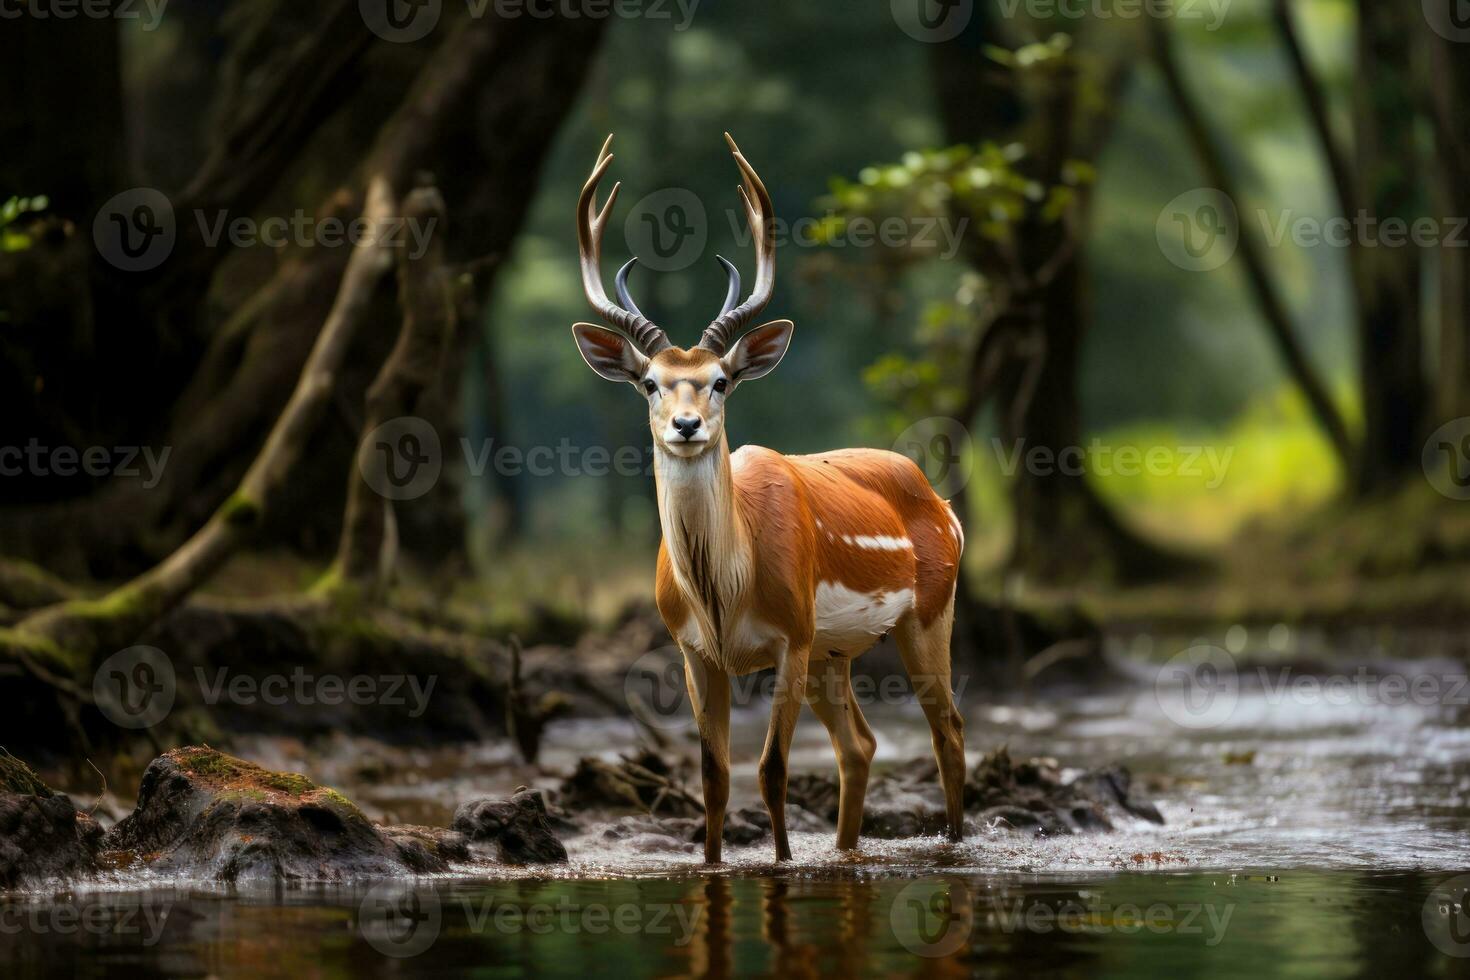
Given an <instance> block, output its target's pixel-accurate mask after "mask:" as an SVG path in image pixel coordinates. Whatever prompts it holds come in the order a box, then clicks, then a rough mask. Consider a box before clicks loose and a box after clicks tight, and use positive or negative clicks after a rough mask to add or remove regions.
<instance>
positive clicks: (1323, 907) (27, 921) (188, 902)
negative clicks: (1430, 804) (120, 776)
mask: <svg viewBox="0 0 1470 980" xmlns="http://www.w3.org/2000/svg"><path fill="white" fill-rule="evenodd" d="M1467 891H1470V876H1456V875H1451V874H1447V873H1444V872H1435V873H1425V872H1416V871H1404V872H1383V873H1378V872H1375V873H1365V872H1289V871H1288V872H1281V873H1267V872H1262V873H1254V874H1247V873H1236V874H1230V873H1218V874H1216V873H1209V874H1201V873H1183V874H1172V873H1148V874H1114V875H1101V876H1090V877H1086V878H1080V879H1073V880H1064V879H1061V878H1057V877H1055V876H1015V875H1006V876H984V875H972V874H959V873H954V874H944V875H926V876H918V877H898V878H891V877H877V876H872V875H869V874H867V873H865V872H861V871H844V870H840V869H829V870H828V871H827V872H824V873H814V872H799V873H780V874H769V873H768V874H723V875H703V874H696V875H689V876H683V877H665V878H656V879H647V878H640V879H633V878H618V879H601V880H598V879H557V880H541V879H529V878H528V879H521V880H516V881H480V882H464V881H437V882H436V881H423V880H420V881H416V882H397V883H391V884H389V885H386V886H385V885H378V886H367V885H364V886H360V887H335V888H324V887H317V888H302V889H284V890H271V891H264V892H248V893H232V892H228V891H223V890H215V889H206V888H195V889H188V888H159V889H151V890H119V891H108V890H93V891H88V892H60V893H57V894H55V895H47V896H26V897H17V896H11V897H8V898H3V899H0V973H3V975H5V976H7V977H42V976H55V975H66V976H102V975H105V974H108V973H111V972H115V971H119V970H126V971H136V970H146V971H147V972H149V973H150V974H154V975H159V976H166V977H195V976H222V977H234V976H240V977H243V976H258V975H272V974H287V975H292V976H322V977H337V976H342V977H346V976H361V975H388V974H392V975H421V974H433V975H437V976H447V977H470V976H483V975H486V974H493V975H497V976H522V975H541V974H549V975H567V974H571V975H582V976H592V975H605V974H611V975H615V976H620V977H626V978H637V977H662V976H710V977H716V978H720V977H734V976H752V975H755V976H780V977H798V978H799V977H819V976H852V975H859V974H878V975H884V976H917V975H925V976H961V975H967V976H968V975H1008V974H1011V973H1025V974H1026V975H1034V974H1037V973H1044V974H1048V975H1054V976H1063V977H1094V976H1125V975H1126V976H1159V977H1166V976H1174V975H1177V974H1180V973H1189V974H1191V975H1207V976H1208V975H1211V974H1216V975H1220V976H1240V975H1251V974H1257V975H1260V976H1274V975H1282V974H1291V975H1300V976H1349V975H1358V976H1365V977H1366V976H1373V977H1379V976H1386V975H1395V974H1397V975H1404V976H1467V975H1470V910H1467V909H1466V908H1465V907H1464V904H1463V900H1464V897H1465V895H1466V893H1467Z"/></svg>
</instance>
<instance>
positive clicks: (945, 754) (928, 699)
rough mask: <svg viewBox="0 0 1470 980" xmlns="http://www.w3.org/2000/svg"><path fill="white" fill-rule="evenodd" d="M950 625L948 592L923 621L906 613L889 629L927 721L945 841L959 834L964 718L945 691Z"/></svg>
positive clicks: (961, 830) (961, 827)
mask: <svg viewBox="0 0 1470 980" xmlns="http://www.w3.org/2000/svg"><path fill="white" fill-rule="evenodd" d="M953 625H954V597H953V596H951V597H950V600H949V606H948V607H947V608H946V609H945V610H944V612H943V613H942V614H941V615H939V616H937V617H935V619H934V621H933V622H931V623H929V625H927V626H923V625H921V624H920V623H919V618H918V616H913V615H911V616H908V617H906V618H905V619H904V620H903V621H902V622H901V623H899V625H898V628H897V629H896V630H895V634H896V636H895V638H896V639H897V640H898V650H899V653H900V654H902V655H903V665H904V669H906V670H907V671H908V672H909V680H910V681H911V682H912V683H913V685H914V696H915V697H917V698H918V699H919V704H920V705H921V706H922V707H923V709H924V717H925V718H927V719H928V721H929V735H930V738H931V739H932V740H933V742H934V758H935V759H936V760H937V761H938V762H939V779H940V781H941V782H942V783H943V784H944V813H945V823H946V824H947V830H948V834H949V839H950V840H954V841H957V840H962V839H963V838H964V834H965V799H964V794H965V721H964V718H962V717H961V716H960V713H959V709H958V708H956V707H955V703H954V695H953V694H952V693H951V691H950V686H949V683H950V676H949V675H950V662H949V656H950V652H949V641H950V631H951V629H952V627H953Z"/></svg>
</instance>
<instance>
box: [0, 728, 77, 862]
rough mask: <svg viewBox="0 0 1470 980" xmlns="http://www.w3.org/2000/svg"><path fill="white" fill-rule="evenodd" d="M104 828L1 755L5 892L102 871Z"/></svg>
mask: <svg viewBox="0 0 1470 980" xmlns="http://www.w3.org/2000/svg"><path fill="white" fill-rule="evenodd" d="M101 840H102V828H101V827H99V826H98V825H97V822H96V821H95V820H93V819H92V818H91V817H89V816H87V815H86V814H85V813H81V812H79V811H78V810H77V808H76V807H75V806H73V805H72V802H71V800H69V799H67V798H66V797H65V796H62V795H61V794H60V793H54V792H52V791H51V789H50V788H49V787H48V786H47V785H46V784H45V783H43V782H42V781H41V779H40V777H39V776H37V775H36V774H35V772H33V771H32V770H31V768H30V767H29V766H27V765H26V764H25V763H24V762H21V761H20V760H19V759H17V758H15V757H14V756H13V755H10V754H9V753H8V752H6V753H4V754H0V889H3V888H26V887H30V886H32V885H39V884H44V883H46V882H48V881H59V880H65V879H69V878H76V877H79V876H81V875H85V874H90V873H92V872H94V871H96V870H97V851H98V849H99V847H100V844H101Z"/></svg>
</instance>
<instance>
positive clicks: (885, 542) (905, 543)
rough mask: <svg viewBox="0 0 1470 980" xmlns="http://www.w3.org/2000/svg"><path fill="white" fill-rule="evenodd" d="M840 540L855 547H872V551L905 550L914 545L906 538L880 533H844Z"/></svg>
mask: <svg viewBox="0 0 1470 980" xmlns="http://www.w3.org/2000/svg"><path fill="white" fill-rule="evenodd" d="M842 540H843V541H846V542H847V543H848V544H850V545H852V546H853V547H855V548H872V549H873V550H874V551H907V550H908V549H910V548H912V547H913V546H914V543H913V542H912V541H910V540H909V539H908V538H890V537H886V536H884V535H881V534H876V535H868V534H857V535H853V534H844V535H843V536H842Z"/></svg>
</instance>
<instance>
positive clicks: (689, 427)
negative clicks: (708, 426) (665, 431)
mask: <svg viewBox="0 0 1470 980" xmlns="http://www.w3.org/2000/svg"><path fill="white" fill-rule="evenodd" d="M674 428H675V429H676V430H677V431H678V433H679V435H681V436H683V437H684V438H685V439H692V438H693V437H694V433H696V432H698V431H699V416H697V415H696V416H694V417H692V418H682V419H674Z"/></svg>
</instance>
